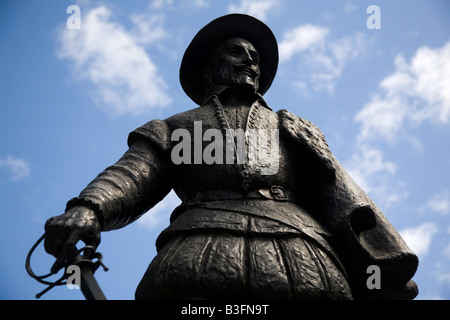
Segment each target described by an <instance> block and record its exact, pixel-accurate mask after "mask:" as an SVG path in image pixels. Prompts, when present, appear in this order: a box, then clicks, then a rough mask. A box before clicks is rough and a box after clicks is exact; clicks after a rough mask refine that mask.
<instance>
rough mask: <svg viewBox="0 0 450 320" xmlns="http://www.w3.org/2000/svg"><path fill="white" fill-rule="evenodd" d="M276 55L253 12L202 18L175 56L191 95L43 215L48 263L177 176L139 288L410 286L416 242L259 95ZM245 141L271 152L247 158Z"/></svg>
mask: <svg viewBox="0 0 450 320" xmlns="http://www.w3.org/2000/svg"><path fill="white" fill-rule="evenodd" d="M277 64H278V49H277V42H276V39H275V37H274V35H273V33H272V32H271V30H270V29H269V28H268V27H267V26H266V25H265V24H263V23H262V22H261V21H259V20H257V19H255V18H253V17H250V16H247V15H242V14H230V15H226V16H223V17H220V18H218V19H216V20H214V21H212V22H211V23H209V24H208V25H207V26H205V27H204V28H203V29H201V30H200V31H199V32H198V34H197V35H196V36H195V37H194V39H193V40H192V42H191V44H190V45H189V47H188V48H187V50H186V53H185V55H184V57H183V61H182V64H181V68H180V81H181V85H182V87H183V89H184V91H185V92H186V94H187V95H188V96H189V97H190V98H191V99H192V100H193V101H194V102H195V103H196V104H198V105H199V107H198V108H196V109H193V110H189V111H186V112H183V113H180V114H176V115H174V116H172V117H170V118H168V119H165V120H153V121H150V122H148V123H147V124H145V125H143V126H142V127H140V128H138V129H136V130H134V131H133V132H131V133H130V135H129V138H128V145H129V149H128V151H127V152H126V153H125V154H124V155H123V156H122V158H121V159H120V160H118V162H117V163H115V164H114V165H112V166H111V167H109V168H107V169H106V170H104V171H103V172H102V173H100V174H99V175H98V176H97V177H96V178H95V179H94V180H93V181H92V182H91V183H90V184H89V185H88V186H87V187H86V188H85V189H84V190H83V191H82V192H81V194H80V195H79V196H78V197H76V198H74V199H72V200H70V201H69V202H68V204H67V208H66V212H65V213H64V214H62V215H60V216H57V217H53V218H50V219H49V220H48V221H47V223H46V225H45V230H46V239H45V248H46V250H47V252H48V253H50V254H53V255H55V257H57V260H56V263H55V265H54V270H57V269H58V267H59V266H60V265H62V264H63V262H64V261H65V260H66V259H67V258H68V256H69V255H70V252H71V250H72V249H73V247H74V246H75V244H76V243H77V242H78V241H79V240H82V241H84V242H85V243H86V244H88V245H90V246H93V247H97V246H98V245H99V243H100V233H101V232H102V231H108V230H113V229H118V228H122V227H125V226H126V225H128V224H130V223H131V222H133V221H135V220H136V219H138V218H139V217H140V216H141V215H142V214H144V213H145V212H147V211H148V210H149V209H151V208H152V207H153V206H154V205H155V204H157V203H158V202H159V201H161V200H162V199H163V198H164V197H165V196H166V195H167V194H168V193H169V192H170V190H172V189H173V190H175V192H176V194H177V195H178V196H179V198H180V199H181V200H182V204H181V205H180V206H179V207H177V208H176V209H175V210H174V212H173V213H172V215H171V219H170V225H169V227H168V228H167V229H165V230H164V231H162V233H161V234H160V235H159V237H158V239H157V242H156V246H157V252H158V253H157V256H156V257H155V258H154V260H153V261H152V262H151V264H150V266H149V267H148V269H147V272H146V273H145V275H144V276H143V278H142V280H141V282H140V284H139V286H138V288H137V290H136V298H137V299H184V298H187V299H193V298H195V299H210V298H218V299H220V298H261V299H413V298H414V297H415V296H416V295H417V293H418V289H417V286H416V285H415V283H414V282H413V281H412V280H411V278H412V276H413V275H414V273H415V271H416V268H417V264H418V259H417V257H416V255H414V253H413V252H411V251H410V249H409V248H408V247H407V245H406V244H405V242H404V241H403V239H402V238H401V237H400V235H399V234H398V233H397V231H396V230H395V229H394V228H393V227H392V225H391V224H390V223H389V222H388V221H387V219H386V218H385V217H384V215H383V214H382V213H381V212H380V210H379V209H378V208H377V207H376V205H375V204H374V203H373V202H372V201H371V200H370V198H369V197H368V196H367V195H366V193H364V191H363V190H361V189H360V188H359V187H358V186H357V185H356V184H355V182H354V181H353V180H352V179H351V178H350V177H349V175H348V174H347V173H346V171H345V170H344V169H343V167H342V166H341V165H340V163H339V162H338V160H336V158H335V157H334V156H333V154H332V153H331V152H330V149H329V148H328V145H327V143H326V141H325V138H324V135H323V134H322V132H321V131H320V130H319V129H318V128H317V127H315V126H314V125H313V124H312V123H311V122H309V121H307V120H305V119H302V118H300V117H298V116H296V115H294V114H292V113H291V112H289V111H287V110H280V111H278V112H273V111H272V109H271V108H270V107H269V106H268V105H267V104H266V102H265V101H264V99H263V97H262V96H263V95H264V93H265V92H266V91H267V90H268V89H269V87H270V85H271V83H272V80H273V78H274V76H275V73H276V69H277ZM251 130H254V132H256V134H255V136H256V137H257V139H256V140H258V139H261V138H262V136H264V133H265V132H269V133H274V134H268V135H267V136H266V139H265V140H264V139H263V140H258V141H265V143H253V145H252V141H255V140H252V139H249V138H248V135H246V134H244V135H242V134H240V133H242V132H244V133H246V132H250V131H251ZM175 133H177V134H175ZM221 134H222V137H225V139H224V140H226V141H225V142H221V141H219V140H220V136H221ZM198 136H200V139H201V140H200V142H199V140H198V139H197V140H196V138H197V137H198ZM189 137H191V138H192V139H191V140H190V139H189ZM181 138H183V139H181ZM213 142H214V144H213ZM219 142H220V143H219ZM250 146H251V147H252V148H253V152H256V154H257V155H258V157H259V155H260V154H263V155H265V156H262V157H260V158H261V159H260V161H258V159H256V160H255V159H253V161H250V160H251V159H250V157H249V155H250V156H251V155H252V153H251V152H249V150H248V149H249V147H250ZM183 147H186V148H183ZM208 148H209V149H208ZM207 149H208V150H207ZM213 149H214V150H213ZM255 150H256V151H255ZM222 151H223V152H222ZM228 151H231V152H228ZM245 151H247V153H246V152H245ZM262 151H264V152H262ZM230 154H231V155H232V156H230ZM205 155H207V156H209V157H210V159H209V160H208V159H205V157H204V156H205ZM258 157H256V158H258ZM211 159H213V160H224V161H211ZM271 169H272V170H271ZM263 170H266V171H265V172H264V171H263ZM370 266H377V267H379V268H380V270H381V286H380V288H375V289H373V288H369V287H368V285H367V279H368V277H369V276H370V274H368V273H367V270H368V268H369V267H370Z"/></svg>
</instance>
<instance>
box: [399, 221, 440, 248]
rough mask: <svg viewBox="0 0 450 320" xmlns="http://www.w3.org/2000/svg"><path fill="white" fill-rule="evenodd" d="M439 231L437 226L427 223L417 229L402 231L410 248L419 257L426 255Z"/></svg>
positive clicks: (401, 233)
mask: <svg viewBox="0 0 450 320" xmlns="http://www.w3.org/2000/svg"><path fill="white" fill-rule="evenodd" d="M437 231H438V228H437V227H436V225H435V224H433V223H430V222H426V223H424V224H422V225H420V226H418V227H415V228H407V229H404V230H401V231H400V235H401V236H402V238H403V239H404V240H405V242H406V244H407V245H408V246H409V248H410V249H411V250H412V251H413V252H414V253H415V254H417V255H425V254H426V253H427V252H428V250H429V248H430V245H431V239H432V237H433V235H434V234H435V233H436V232H437Z"/></svg>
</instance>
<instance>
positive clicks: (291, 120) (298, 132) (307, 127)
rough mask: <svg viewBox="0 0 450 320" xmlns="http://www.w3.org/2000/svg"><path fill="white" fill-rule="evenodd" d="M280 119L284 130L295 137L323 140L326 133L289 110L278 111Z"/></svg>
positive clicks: (281, 127)
mask: <svg viewBox="0 0 450 320" xmlns="http://www.w3.org/2000/svg"><path fill="white" fill-rule="evenodd" d="M277 114H278V118H279V120H280V129H281V131H282V132H284V133H286V134H289V135H291V136H293V137H302V138H303V139H313V140H316V141H317V140H323V142H325V135H324V134H323V132H322V131H321V130H320V129H319V128H318V127H317V126H316V125H315V124H313V123H312V122H311V121H309V120H306V119H304V118H301V117H299V116H297V115H295V114H294V113H292V112H290V111H289V110H285V109H282V110H279V111H277Z"/></svg>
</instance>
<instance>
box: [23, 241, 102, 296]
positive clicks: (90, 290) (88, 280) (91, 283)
mask: <svg viewBox="0 0 450 320" xmlns="http://www.w3.org/2000/svg"><path fill="white" fill-rule="evenodd" d="M44 239H45V233H44V234H43V235H42V236H41V237H40V238H39V240H37V241H36V243H35V244H34V245H33V246H32V247H31V249H30V251H29V252H28V255H27V258H26V261H25V268H26V270H27V272H28V274H29V275H30V276H31V277H32V278H33V279H35V280H37V281H38V282H40V283H42V284H46V285H47V286H48V287H47V288H45V289H44V290H43V291H41V292H40V293H38V294H37V295H36V298H37V299H39V298H40V297H41V296H42V295H43V294H45V293H46V292H48V291H49V290H50V289H52V288H54V287H55V286H61V285H67V279H68V278H69V277H70V275H69V273H68V268H69V267H71V266H76V267H78V268H79V271H80V289H81V292H82V293H83V295H84V297H85V298H86V300H106V297H105V295H104V294H103V291H102V290H101V288H100V286H99V284H98V283H97V280H95V277H94V273H95V271H96V270H97V269H98V268H99V267H100V266H102V267H103V270H104V271H108V268H107V267H106V266H105V265H104V264H103V262H102V259H103V256H102V254H101V253H100V252H95V248H94V247H92V246H86V247H83V248H81V249H79V250H78V249H76V248H75V249H74V254H72V256H71V258H69V259H68V260H67V261H66V263H65V264H64V265H63V267H64V274H63V275H62V277H61V278H59V279H58V280H56V281H53V282H51V281H48V280H45V279H46V278H48V277H50V276H53V275H55V274H56V273H57V272H51V273H49V274H46V275H43V276H38V275H36V274H35V273H34V272H33V270H32V269H31V263H30V261H31V255H32V254H33V252H34V250H35V249H36V247H37V246H38V245H39V243H41V242H42V240H44ZM81 253H84V254H83V255H81ZM93 259H97V261H95V262H94V261H93Z"/></svg>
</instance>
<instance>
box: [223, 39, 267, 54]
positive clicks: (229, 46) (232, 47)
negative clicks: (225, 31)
mask: <svg viewBox="0 0 450 320" xmlns="http://www.w3.org/2000/svg"><path fill="white" fill-rule="evenodd" d="M226 48H227V49H242V45H239V44H238V43H236V42H232V43H229V44H228V45H227V46H226ZM248 51H249V52H250V54H252V55H254V56H256V57H258V58H259V53H258V51H256V50H253V49H249V50H248Z"/></svg>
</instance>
